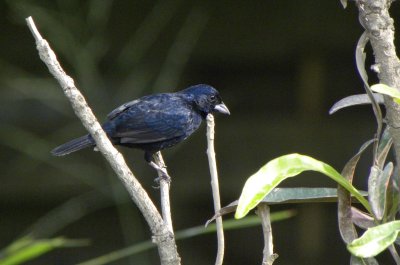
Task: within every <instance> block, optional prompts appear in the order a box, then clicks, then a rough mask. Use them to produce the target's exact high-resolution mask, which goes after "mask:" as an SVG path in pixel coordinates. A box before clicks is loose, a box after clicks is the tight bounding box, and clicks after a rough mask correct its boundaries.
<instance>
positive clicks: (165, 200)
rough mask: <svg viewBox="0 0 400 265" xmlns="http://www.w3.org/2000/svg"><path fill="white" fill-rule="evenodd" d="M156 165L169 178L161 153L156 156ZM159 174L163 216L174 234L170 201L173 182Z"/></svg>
mask: <svg viewBox="0 0 400 265" xmlns="http://www.w3.org/2000/svg"><path fill="white" fill-rule="evenodd" d="M153 157H154V160H155V163H156V164H157V165H158V166H159V167H160V168H162V169H164V170H165V173H166V174H167V176H169V174H168V172H167V167H166V165H165V162H164V159H163V157H162V155H161V152H157V153H155V154H154V156H153ZM157 172H158V179H159V180H160V197H161V198H160V200H161V214H162V217H163V219H164V222H165V224H166V225H167V227H168V228H169V231H170V232H171V233H173V231H174V229H173V226H172V218H171V203H170V199H169V188H170V184H171V181H170V180H169V179H166V178H165V176H163V175H162V173H161V172H160V171H157Z"/></svg>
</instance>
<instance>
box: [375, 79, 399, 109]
mask: <svg viewBox="0 0 400 265" xmlns="http://www.w3.org/2000/svg"><path fill="white" fill-rule="evenodd" d="M371 90H372V91H374V92H378V93H381V94H384V95H387V96H391V97H392V98H393V100H394V101H395V102H396V103H397V104H400V91H399V90H397V89H396V88H394V87H390V86H388V85H385V84H376V85H373V86H371Z"/></svg>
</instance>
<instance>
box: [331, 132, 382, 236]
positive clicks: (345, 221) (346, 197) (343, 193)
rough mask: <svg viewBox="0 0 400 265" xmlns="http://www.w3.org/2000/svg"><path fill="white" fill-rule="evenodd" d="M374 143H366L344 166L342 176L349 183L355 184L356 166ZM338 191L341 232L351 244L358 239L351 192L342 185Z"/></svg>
mask: <svg viewBox="0 0 400 265" xmlns="http://www.w3.org/2000/svg"><path fill="white" fill-rule="evenodd" d="M373 142H374V140H370V141H367V142H366V143H364V144H363V145H362V146H361V148H360V150H359V151H358V152H357V154H355V155H354V156H353V157H352V158H351V159H350V160H349V161H348V162H347V163H346V165H345V166H344V168H343V170H342V176H343V177H344V178H346V179H347V181H349V182H350V183H352V182H353V177H354V171H355V170H356V166H357V163H358V161H359V159H360V157H361V155H362V154H363V152H364V151H365V150H366V149H367V147H368V146H369V145H370V144H371V143H373ZM337 190H338V191H337V192H338V223H339V231H340V235H341V237H342V239H343V241H344V242H345V243H350V242H351V241H353V240H354V239H356V238H357V237H358V235H357V232H356V229H355V227H354V225H353V220H352V212H351V197H350V192H348V191H347V190H346V189H344V188H343V187H342V186H340V185H339V186H338V189H337Z"/></svg>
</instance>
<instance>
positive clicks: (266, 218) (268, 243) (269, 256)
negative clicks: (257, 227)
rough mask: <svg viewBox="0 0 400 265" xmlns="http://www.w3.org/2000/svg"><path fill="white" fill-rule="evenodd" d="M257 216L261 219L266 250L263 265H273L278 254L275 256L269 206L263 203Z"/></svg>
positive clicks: (258, 208) (259, 206)
mask: <svg viewBox="0 0 400 265" xmlns="http://www.w3.org/2000/svg"><path fill="white" fill-rule="evenodd" d="M257 214H258V216H260V218H261V225H262V229H263V234H264V250H263V261H262V265H272V263H274V261H275V260H276V259H277V258H278V254H274V245H273V243H272V227H271V215H270V210H269V206H268V205H267V204H265V203H261V204H259V205H258V207H257Z"/></svg>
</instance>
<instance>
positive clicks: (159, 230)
mask: <svg viewBox="0 0 400 265" xmlns="http://www.w3.org/2000/svg"><path fill="white" fill-rule="evenodd" d="M26 21H27V24H28V27H29V29H30V30H31V32H32V35H33V36H34V38H35V41H36V48H37V50H38V52H39V56H40V59H41V60H42V61H43V62H44V63H45V64H46V65H47V67H48V69H49V71H50V73H51V74H52V75H53V76H54V78H55V79H56V80H57V81H58V83H59V84H60V86H61V87H62V89H63V92H64V94H65V96H66V97H67V98H68V99H69V101H70V102H71V105H72V108H73V109H74V112H75V114H76V115H77V116H78V118H79V119H80V120H81V122H82V124H83V125H84V127H85V128H86V129H87V130H88V132H89V133H90V134H91V135H92V137H93V139H94V140H95V142H96V146H97V148H98V149H99V150H100V152H101V153H102V155H103V156H104V157H105V158H106V160H107V161H108V162H109V163H110V165H111V167H112V168H113V170H114V171H115V173H116V174H117V175H118V177H119V178H120V180H121V181H122V183H123V184H124V186H125V188H126V189H127V190H128V192H129V194H130V196H131V198H132V200H133V201H134V202H135V204H136V205H137V207H138V208H139V210H140V211H141V212H142V214H143V216H144V218H145V219H146V221H147V223H148V225H149V227H150V230H151V232H152V234H153V241H154V243H156V244H157V246H158V252H159V255H160V260H161V264H163V265H178V264H180V257H179V255H178V252H177V248H176V244H175V239H174V236H173V234H172V233H171V232H170V231H169V229H168V227H167V226H166V225H165V224H164V221H163V219H162V218H161V216H160V214H159V213H158V211H157V208H156V207H155V205H154V204H153V202H152V201H151V199H150V197H149V196H148V195H147V193H146V191H145V190H144V189H143V187H142V186H141V184H140V183H139V182H138V180H137V179H136V178H135V176H134V175H133V173H132V172H131V170H130V169H129V167H128V166H127V165H126V163H125V160H124V158H123V156H122V155H121V154H120V153H119V152H118V151H117V150H116V149H115V148H114V146H113V145H112V144H111V142H110V140H109V139H108V137H107V135H106V134H105V133H104V131H103V129H102V128H101V126H100V124H99V122H98V121H97V119H96V117H95V116H94V114H93V112H92V110H91V109H90V108H89V106H88V105H87V103H86V100H85V98H84V97H83V95H82V94H81V93H80V91H79V90H78V89H77V88H76V86H75V84H74V80H73V79H72V78H71V77H70V76H68V75H67V74H66V73H65V72H64V70H63V69H62V67H61V65H60V63H59V62H58V60H57V57H56V55H55V53H54V52H53V50H52V49H51V48H50V46H49V44H48V43H47V41H46V40H45V39H43V38H42V36H41V35H40V33H39V31H38V30H37V28H36V26H35V23H34V22H33V19H32V17H28V18H27V19H26Z"/></svg>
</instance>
